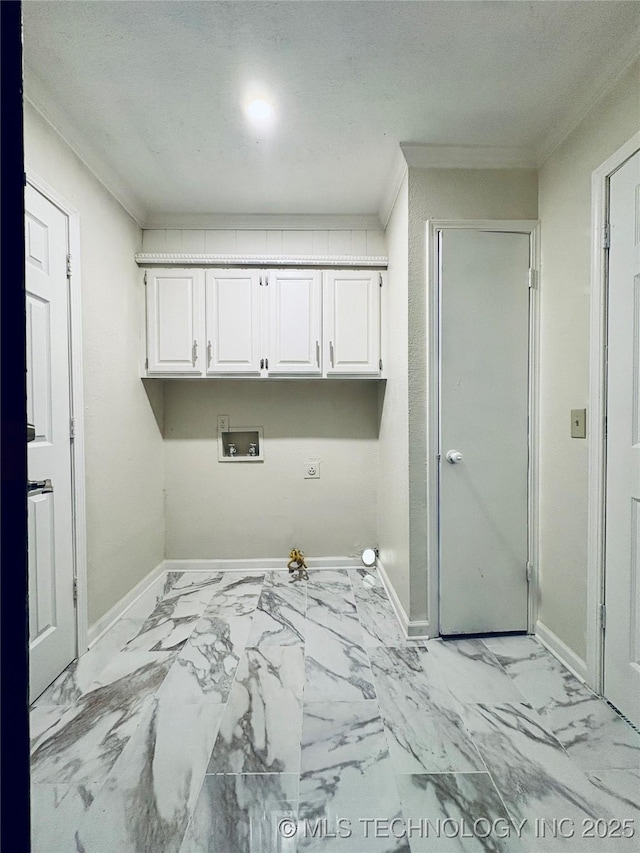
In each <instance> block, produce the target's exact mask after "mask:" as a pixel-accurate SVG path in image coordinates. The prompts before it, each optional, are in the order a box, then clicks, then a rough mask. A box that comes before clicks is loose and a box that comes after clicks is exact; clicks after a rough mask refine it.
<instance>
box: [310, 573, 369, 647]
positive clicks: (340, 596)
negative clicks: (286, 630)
mask: <svg viewBox="0 0 640 853" xmlns="http://www.w3.org/2000/svg"><path fill="white" fill-rule="evenodd" d="M347 592H348V594H347ZM327 638H329V639H332V640H334V641H339V642H346V643H355V644H356V645H358V646H362V643H363V632H362V626H361V624H360V620H359V619H358V613H357V611H356V606H355V603H354V600H353V595H352V593H351V587H345V586H344V585H332V586H315V587H310V588H309V592H308V596H307V639H308V644H307V648H309V646H310V647H311V649H315V648H318V647H320V646H321V645H322V644H323V643H324V642H325V639H327Z"/></svg>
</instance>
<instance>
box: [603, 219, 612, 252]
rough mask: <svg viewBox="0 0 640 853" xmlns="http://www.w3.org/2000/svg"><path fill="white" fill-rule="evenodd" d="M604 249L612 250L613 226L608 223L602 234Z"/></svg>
mask: <svg viewBox="0 0 640 853" xmlns="http://www.w3.org/2000/svg"><path fill="white" fill-rule="evenodd" d="M602 248H603V249H610V248H611V226H610V224H609V223H608V222H605V224H604V230H603V234H602Z"/></svg>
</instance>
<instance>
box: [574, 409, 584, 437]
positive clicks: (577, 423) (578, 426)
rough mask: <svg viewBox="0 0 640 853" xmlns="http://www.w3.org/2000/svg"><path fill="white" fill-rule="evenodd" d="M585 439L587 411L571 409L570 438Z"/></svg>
mask: <svg viewBox="0 0 640 853" xmlns="http://www.w3.org/2000/svg"><path fill="white" fill-rule="evenodd" d="M586 437H587V410H586V409H571V438H586Z"/></svg>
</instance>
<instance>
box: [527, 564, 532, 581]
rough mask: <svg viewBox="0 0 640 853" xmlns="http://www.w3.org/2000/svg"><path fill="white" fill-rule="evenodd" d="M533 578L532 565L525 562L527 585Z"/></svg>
mask: <svg viewBox="0 0 640 853" xmlns="http://www.w3.org/2000/svg"><path fill="white" fill-rule="evenodd" d="M532 577H533V565H532V564H531V563H530V562H529V560H527V583H531V578H532Z"/></svg>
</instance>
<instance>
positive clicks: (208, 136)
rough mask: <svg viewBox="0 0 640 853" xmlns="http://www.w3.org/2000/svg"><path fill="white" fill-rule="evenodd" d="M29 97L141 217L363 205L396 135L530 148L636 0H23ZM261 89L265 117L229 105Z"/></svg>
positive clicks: (625, 23)
mask: <svg viewBox="0 0 640 853" xmlns="http://www.w3.org/2000/svg"><path fill="white" fill-rule="evenodd" d="M23 14H24V52H25V86H26V91H27V95H28V96H29V97H30V98H31V99H32V100H33V101H34V103H35V104H36V105H37V106H38V107H39V108H40V109H41V110H42V111H43V112H45V114H46V115H48V116H49V117H50V119H51V120H52V121H53V122H54V124H56V126H58V127H59V128H60V129H61V130H62V131H63V132H64V133H65V136H66V138H67V139H69V140H70V141H71V142H72V143H73V144H74V147H75V148H76V150H78V151H79V152H80V153H81V154H82V155H83V156H84V157H85V159H86V160H87V162H89V164H90V165H91V166H92V167H93V168H94V170H95V171H96V172H97V173H98V174H99V175H100V176H101V177H102V178H103V179H104V180H105V181H106V182H107V183H108V184H109V185H111V186H114V189H115V190H116V193H117V194H119V197H120V198H121V199H123V200H125V201H127V200H129V201H130V205H129V206H130V209H131V208H133V209H135V212H136V213H137V215H138V217H139V218H142V219H146V220H147V221H149V218H150V217H151V218H152V219H154V220H158V217H160V218H161V217H162V215H163V214H169V213H179V214H187V213H224V214H233V213H242V214H248V213H287V214H298V213H304V214H375V213H377V212H378V210H379V209H380V205H381V203H382V200H383V196H384V192H385V187H386V185H387V183H388V181H389V177H390V173H391V172H392V169H393V165H394V162H395V158H396V157H397V152H398V145H399V143H400V142H411V143H422V144H427V145H438V146H441V145H442V146H449V145H451V146H461V145H464V146H518V147H523V148H527V149H534V150H535V149H536V148H538V149H539V148H540V146H541V145H543V143H544V140H545V139H546V138H547V137H548V136H549V134H553V132H554V128H555V127H556V126H558V125H559V123H561V122H562V121H563V120H564V118H565V115H566V113H567V110H568V109H569V108H570V107H571V105H572V104H574V103H575V102H576V101H577V100H579V99H580V97H581V94H582V93H583V92H584V91H585V90H586V89H588V88H589V87H591V88H593V87H594V85H595V84H596V82H597V81H598V79H600V78H601V77H602V75H603V71H605V70H606V68H607V66H608V64H611V63H612V61H613V59H615V57H616V56H617V55H618V54H621V53H622V51H623V48H624V47H625V46H626V50H627V53H628V46H629V44H630V42H631V41H632V39H633V38H637V35H638V28H639V26H640V3H638V2H608V0H607V2H556V0H552V2H532V3H530V2H525V0H511V2H451V0H446V2H438V0H429V2H399V1H398V0H394V1H392V2H386V1H385V0H374V1H373V2H359V0H339V2H329V0H321V2H302V0H290V2H268V0H258V1H257V2H249V1H248V0H240V2H232V0H230V2H191V0H173V2H154V0H144V2H137V0H127V2H113V1H111V2H106V0H91V2H84V0H74V1H73V2H61V0H47V1H46V2H40V0H26V2H24V3H23ZM251 91H255V92H256V93H260V92H262V93H263V94H266V95H267V96H268V97H270V98H271V99H272V100H273V103H274V104H275V109H276V120H275V123H274V126H273V127H272V128H271V129H269V130H268V131H257V130H255V129H253V128H251V127H250V126H249V124H248V122H247V120H246V119H245V117H244V115H243V112H242V109H241V103H242V101H243V99H244V98H245V97H246V96H247V95H248V94H249V93H250V92H251Z"/></svg>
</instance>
